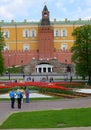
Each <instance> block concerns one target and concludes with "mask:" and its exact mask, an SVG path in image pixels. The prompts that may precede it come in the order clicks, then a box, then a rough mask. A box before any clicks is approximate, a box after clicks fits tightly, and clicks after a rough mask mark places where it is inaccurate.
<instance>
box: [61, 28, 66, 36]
mask: <svg viewBox="0 0 91 130" xmlns="http://www.w3.org/2000/svg"><path fill="white" fill-rule="evenodd" d="M61 36H62V37H67V30H66V29H62V30H61Z"/></svg>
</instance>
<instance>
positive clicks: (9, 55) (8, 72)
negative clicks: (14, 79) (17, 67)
mask: <svg viewBox="0 0 91 130" xmlns="http://www.w3.org/2000/svg"><path fill="white" fill-rule="evenodd" d="M9 57H10V55H9V56H8V73H9V80H10V59H9Z"/></svg>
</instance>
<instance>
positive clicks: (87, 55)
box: [71, 25, 91, 83]
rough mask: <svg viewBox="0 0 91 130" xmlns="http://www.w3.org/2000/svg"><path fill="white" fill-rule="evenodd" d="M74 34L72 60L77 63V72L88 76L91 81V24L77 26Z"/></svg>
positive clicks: (90, 81)
mask: <svg viewBox="0 0 91 130" xmlns="http://www.w3.org/2000/svg"><path fill="white" fill-rule="evenodd" d="M72 35H73V36H74V38H75V42H74V45H73V47H72V48H71V50H72V52H73V55H72V61H73V62H74V63H75V64H76V72H77V74H79V75H80V76H83V77H86V76H88V77H89V78H88V82H89V83H91V25H84V26H80V27H77V28H76V29H74V31H73V33H72Z"/></svg>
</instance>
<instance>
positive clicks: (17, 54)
mask: <svg viewBox="0 0 91 130" xmlns="http://www.w3.org/2000/svg"><path fill="white" fill-rule="evenodd" d="M2 54H3V57H4V62H5V67H12V66H13V65H15V66H20V65H27V64H28V63H29V62H31V60H32V59H37V60H38V59H39V52H38V51H35V50H31V51H3V52H2ZM71 56H72V53H71V52H70V51H69V50H66V51H62V50H55V51H54V54H53V59H57V60H58V61H59V62H60V63H64V64H72V62H71ZM39 60H40V59H39ZM42 60H43V59H42ZM42 60H41V62H42ZM45 60H48V59H45Z"/></svg>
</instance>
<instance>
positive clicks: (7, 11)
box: [0, 0, 91, 22]
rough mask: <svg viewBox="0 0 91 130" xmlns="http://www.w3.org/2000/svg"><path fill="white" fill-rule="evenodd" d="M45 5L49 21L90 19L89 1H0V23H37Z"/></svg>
mask: <svg viewBox="0 0 91 130" xmlns="http://www.w3.org/2000/svg"><path fill="white" fill-rule="evenodd" d="M45 4H46V6H47V8H48V10H49V12H50V20H54V19H56V20H58V21H60V20H65V18H67V19H68V20H78V19H79V18H81V19H83V20H89V19H90V18H91V0H0V21H1V20H4V21H5V22H10V21H11V20H14V21H16V22H22V21H24V19H27V21H39V20H40V19H41V18H42V10H43V8H44V5H45Z"/></svg>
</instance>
